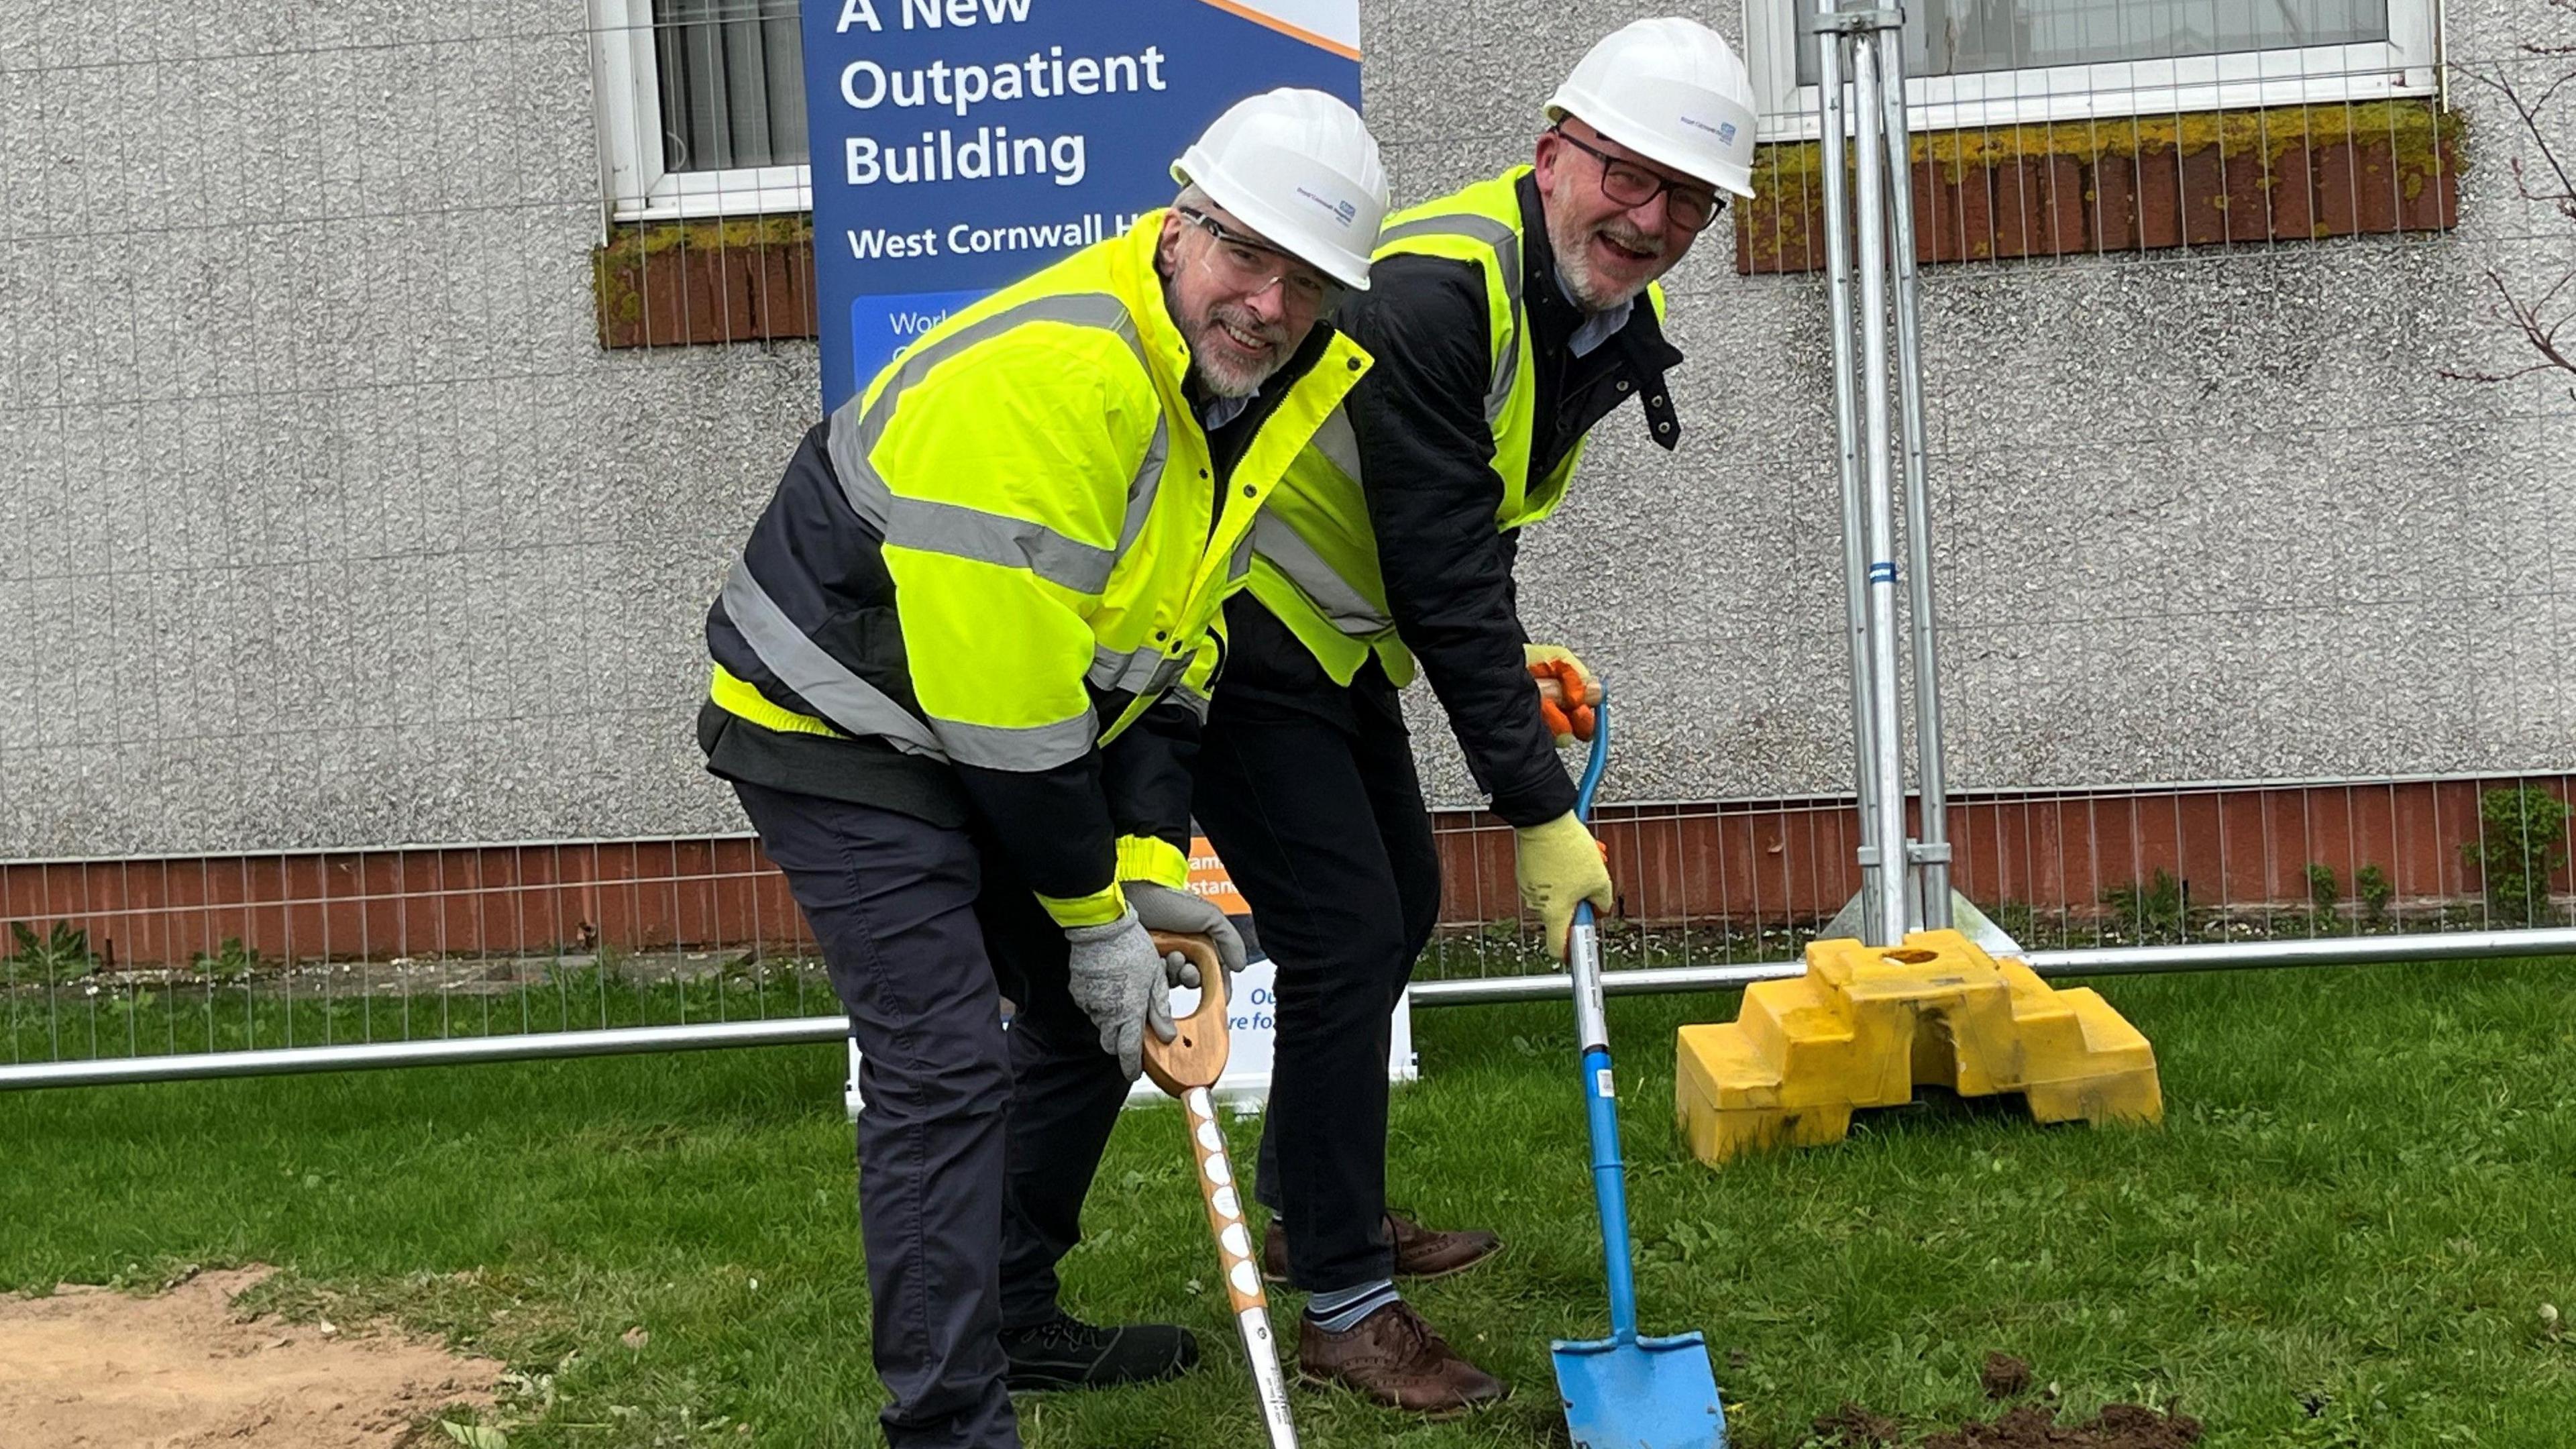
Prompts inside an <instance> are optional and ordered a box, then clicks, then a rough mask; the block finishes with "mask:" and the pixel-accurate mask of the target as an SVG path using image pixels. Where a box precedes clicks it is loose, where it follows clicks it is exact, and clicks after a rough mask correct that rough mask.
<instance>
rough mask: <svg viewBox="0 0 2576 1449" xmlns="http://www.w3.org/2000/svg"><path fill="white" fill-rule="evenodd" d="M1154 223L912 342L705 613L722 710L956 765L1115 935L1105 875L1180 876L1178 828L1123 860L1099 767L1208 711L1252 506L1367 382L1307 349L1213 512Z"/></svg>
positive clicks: (1065, 898)
mask: <svg viewBox="0 0 2576 1449" xmlns="http://www.w3.org/2000/svg"><path fill="white" fill-rule="evenodd" d="M1162 223H1163V213H1162V212H1160V211H1155V212H1150V213H1148V214H1146V215H1145V216H1143V217H1142V218H1140V219H1139V220H1138V221H1137V223H1136V225H1135V226H1134V228H1133V229H1131V230H1130V231H1129V232H1128V233H1127V234H1126V235H1125V236H1122V237H1115V238H1111V239H1110V240H1107V241H1104V242H1100V243H1098V244H1096V245H1093V246H1091V247H1088V248H1085V249H1084V250H1083V251H1081V252H1078V253H1076V254H1075V255H1073V256H1071V257H1069V258H1067V259H1065V260H1064V261H1062V262H1059V263H1057V264H1056V265H1054V266H1051V267H1048V268H1047V269H1046V270H1044V271H1042V272H1039V273H1038V274H1036V275H1035V276H1032V277H1030V278H1028V279H1027V280H1025V281H1022V282H1020V283H1018V284H1017V285H1015V286H1012V287H1008V288H1006V289H1004V290H1002V291H1000V292H997V293H995V294H994V295H993V296H991V297H988V298H986V299H984V300H983V301H981V302H978V303H977V304H975V305H974V306H972V307H969V308H967V309H965V310H963V311H960V312H958V313H956V314H954V315H952V316H951V317H949V318H948V319H947V320H946V321H944V322H942V323H941V324H940V325H939V326H937V327H935V328H933V329H932V330H931V331H929V332H928V333H925V334H924V335H923V336H922V337H921V338H920V339H918V340H917V341H915V342H914V343H912V344H911V345H910V346H908V347H907V348H906V349H905V350H904V351H903V352H902V353H901V354H899V355H898V356H897V357H896V358H895V359H894V360H893V361H892V362H891V363H889V364H888V365H887V366H886V367H885V369H884V370H882V371H881V372H879V373H878V374H877V376H876V378H875V379H874V381H872V382H871V383H870V384H869V385H868V387H867V388H866V390H865V391H864V392H863V393H862V394H861V395H860V396H859V397H857V398H854V399H852V400H851V401H850V402H848V403H845V404H843V405H842V406H841V407H840V408H839V409H837V410H836V411H835V412H834V413H833V414H832V417H831V419H830V421H829V424H828V426H827V428H826V429H824V430H819V431H822V432H824V433H825V434H826V435H827V438H828V442H827V445H826V447H825V449H824V450H823V451H824V452H825V454H826V455H827V456H828V460H829V466H828V468H822V467H807V468H805V469H802V470H800V469H798V468H796V467H794V466H791V468H790V470H789V474H788V477H787V478H786V479H785V480H782V482H781V484H780V491H779V494H778V496H777V497H776V498H774V499H773V500H772V502H771V504H770V507H769V509H768V511H767V512H765V513H764V515H763V517H762V519H761V520H760V522H759V523H758V524H757V525H755V527H754V529H753V533H752V537H751V539H750V541H749V542H748V543H747V544H746V546H745V548H744V550H743V555H742V558H741V559H740V560H739V561H738V562H737V564H736V565H735V567H734V570H733V572H732V574H731V575H730V577H728V579H727V580H726V582H725V585H724V589H723V593H722V596H721V598H720V599H719V600H718V603H717V605H716V608H715V609H714V610H713V611H711V614H710V617H709V622H708V640H709V648H710V651H711V652H712V653H713V654H714V656H715V672H714V679H713V682H712V685H711V688H710V694H711V697H712V698H713V699H714V700H715V702H716V703H717V704H718V705H720V706H722V707H723V708H725V709H727V710H729V711H731V712H732V713H734V714H736V715H738V716H740V717H741V718H743V719H745V720H748V721H750V722H751V723H753V724H757V725H761V726H763V727H765V728H768V729H773V730H784V731H791V732H799V733H825V734H830V733H839V734H847V735H853V736H875V737H878V738H880V739H882V740H884V741H886V742H888V743H890V744H892V745H893V746H894V747H895V748H897V749H899V750H902V751H905V752H908V753H912V754H917V755H926V756H930V757H933V758H935V759H939V760H944V761H947V762H949V763H950V764H952V765H954V766H956V767H958V768H959V773H960V774H961V775H962V776H965V777H966V780H967V784H968V788H969V793H970V795H973V796H974V797H975V799H976V801H977V803H978V805H979V806H982V807H987V808H986V814H987V815H988V816H989V817H992V818H993V819H994V820H995V822H996V824H997V825H998V826H999V827H1000V828H1001V829H1002V830H1003V832H1004V834H1005V836H1006V843H1007V844H1010V845H1011V846H1012V848H1013V850H1014V853H1015V854H1017V855H1020V856H1021V863H1022V866H1023V873H1024V874H1026V875H1028V876H1030V878H1031V880H1030V883H1031V885H1032V886H1033V888H1034V889H1035V890H1036V891H1037V893H1038V895H1039V897H1040V899H1041V901H1042V902H1043V903H1044V904H1045V905H1046V906H1047V908H1048V910H1049V912H1050V913H1051V914H1053V915H1054V916H1055V918H1056V919H1057V920H1058V921H1059V922H1061V923H1063V924H1065V925H1068V926H1071V925H1085V924H1095V923H1098V922H1102V921H1107V920H1114V919H1116V918H1117V917H1118V915H1119V914H1120V913H1121V912H1122V911H1123V910H1124V900H1123V897H1122V895H1121V893H1120V891H1119V890H1118V887H1117V884H1116V880H1117V879H1118V876H1119V874H1121V873H1123V874H1125V876H1126V877H1127V878H1130V879H1134V878H1139V877H1143V878H1151V879H1158V880H1162V881H1163V882H1164V883H1166V884H1174V885H1177V884H1180V883H1181V880H1182V878H1183V877H1184V876H1185V873H1186V864H1187V863H1186V859H1185V857H1184V856H1183V854H1182V851H1181V849H1180V848H1179V846H1177V845H1175V844H1173V843H1172V842H1171V841H1170V840H1169V839H1168V838H1164V839H1155V838H1151V837H1146V836H1135V835H1130V836H1129V837H1127V838H1123V839H1119V840H1117V842H1116V844H1115V845H1114V846H1112V845H1111V843H1110V841H1111V834H1112V833H1111V832H1110V831H1109V830H1108V828H1107V818H1108V813H1109V807H1108V803H1107V800H1106V797H1105V796H1104V795H1103V793H1102V789H1101V786H1100V785H1099V784H1098V783H1097V779H1096V776H1097V771H1096V768H1095V762H1094V760H1093V756H1094V755H1095V753H1096V752H1097V751H1098V750H1099V749H1100V747H1101V746H1103V745H1105V744H1107V743H1108V742H1110V741H1112V740H1114V739H1116V738H1117V737H1118V736H1119V734H1120V733H1121V732H1122V731H1124V730H1126V729H1127V728H1128V726H1129V725H1130V724H1131V723H1132V722H1134V721H1135V720H1137V719H1138V718H1139V717H1140V716H1142V715H1144V714H1145V713H1146V711H1147V710H1149V709H1150V708H1152V707H1153V706H1154V705H1155V703H1156V701H1157V700H1158V698H1160V697H1161V696H1163V695H1164V694H1165V692H1166V691H1177V692H1178V693H1180V694H1181V695H1182V696H1183V697H1184V698H1186V699H1188V700H1190V702H1191V703H1192V704H1193V706H1194V710H1195V712H1196V713H1197V714H1199V715H1202V716H1203V715H1204V712H1205V708H1206V703H1205V695H1206V691H1207V690H1208V689H1209V688H1210V687H1211V683H1212V679H1213V676H1214V673H1215V671H1216V667H1217V664H1218V661H1219V656H1220V653H1221V647H1222V646H1221V642H1220V641H1219V639H1218V638H1217V637H1216V635H1215V633H1214V625H1215V622H1216V620H1217V619H1218V617H1219V612H1220V609H1221V606H1222V604H1223V602H1224V600H1225V598H1226V597H1227V596H1228V595H1229V594H1231V593H1233V592H1234V591H1235V590H1237V589H1239V588H1241V587H1243V586H1244V585H1245V584H1246V582H1247V581H1248V580H1249V577H1250V566H1251V530H1252V527H1253V520H1254V517H1255V516H1256V514H1257V513H1258V511H1259V510H1260V508H1261V505H1262V503H1263V502H1264V501H1265V500H1266V499H1267V498H1268V497H1269V496H1270V494H1271V492H1272V490H1273V489H1274V488H1275V487H1276V486H1277V484H1278V482H1279V479H1280V477H1281V475H1282V474H1283V473H1284V472H1285V470H1286V469H1287V467H1288V465H1289V464H1290V462H1291V461H1292V460H1293V459H1294V458H1295V457H1296V456H1297V455H1298V453H1299V452H1300V451H1301V450H1302V449H1303V448H1304V447H1305V445H1306V443H1307V442H1308V440H1309V439H1311V438H1312V436H1313V435H1314V432H1315V430H1316V428H1317V427H1318V426H1320V425H1321V424H1322V422H1323V420H1324V419H1325V418H1326V417H1327V416H1329V415H1330V414H1331V413H1332V411H1333V410H1334V409H1335V408H1336V407H1337V406H1338V405H1339V404H1340V402H1341V400H1342V399H1343V397H1344V396H1346V395H1347V394H1348V393H1349V391H1350V388H1351V386H1352V385H1353V383H1355V382H1356V381H1357V380H1358V379H1359V377H1360V376H1361V375H1362V374H1363V373H1364V372H1365V371H1366V370H1367V368H1368V365H1369V364H1368V358H1367V355H1366V354H1365V353H1364V352H1363V351H1361V350H1360V349H1359V348H1358V347H1357V346H1356V345H1355V344H1353V343H1352V342H1350V341H1349V340H1348V339H1347V338H1344V337H1341V336H1340V335H1338V334H1330V335H1329V336H1328V337H1325V338H1322V339H1315V338H1310V339H1309V341H1308V344H1307V346H1305V347H1304V348H1302V349H1301V353H1300V356H1301V358H1302V357H1304V356H1307V355H1310V354H1311V355H1313V360H1312V362H1311V364H1309V365H1307V366H1305V367H1304V368H1303V370H1302V371H1300V372H1298V373H1297V375H1296V376H1295V377H1294V379H1293V380H1288V379H1287V378H1286V377H1285V374H1283V375H1282V378H1281V379H1279V380H1274V382H1273V383H1272V384H1271V387H1272V389H1279V388H1283V387H1284V389H1285V391H1284V395H1281V396H1278V397H1277V398H1276V400H1275V401H1272V400H1264V401H1263V402H1262V404H1261V406H1263V407H1264V408H1265V416H1264V417H1263V420H1262V421H1261V423H1260V427H1259V430H1258V432H1257V434H1256V435H1255V437H1254V438H1253V440H1252V442H1251V443H1250V445H1249V446H1248V448H1247V449H1246V451H1245V452H1244V453H1243V455H1242V457H1241V459H1240V460H1239V461H1238V462H1237V463H1236V464H1235V466H1234V468H1233V470H1232V473H1231V476H1230V477H1229V479H1228V480H1227V482H1226V486H1225V491H1224V497H1223V502H1222V508H1221V509H1220V508H1219V507H1218V502H1217V498H1216V496H1215V489H1216V484H1215V480H1214V478H1213V476H1212V469H1213V463H1212V460H1211V458H1210V454H1209V446H1208V440H1207V435H1206V433H1205V431H1204V430H1203V429H1202V427H1201V426H1200V424H1199V421H1198V418H1197V416H1196V415H1195V414H1194V413H1193V412H1192V410H1191V408H1190V405H1189V403H1188V401H1187V400H1186V399H1185V398H1184V397H1183V394H1182V383H1183V380H1184V379H1185V378H1186V377H1187V375H1188V371H1189V349H1188V346H1187V344H1186V343H1185V342H1184V341H1183V339H1182V336H1181V333H1180V331H1179V329H1178V328H1177V327H1176V326H1175V325H1174V323H1173V321H1172V319H1171V317H1170V315H1169V313H1168V312H1167V310H1166V308H1165V305H1164V300H1163V283H1162V279H1161V277H1160V276H1159V275H1158V274H1157V272H1156V269H1155V253H1156V248H1157V244H1158V239H1159V236H1160V233H1161V230H1162ZM1318 341H1321V343H1322V345H1321V347H1320V350H1319V349H1318V348H1317V347H1316V345H1315V344H1316V342H1318ZM809 446H810V440H809ZM800 477H801V478H803V479H804V480H805V481H804V482H803V483H802V484H800V482H799V480H800ZM1014 791H1018V792H1020V794H1019V797H1018V801H1019V805H1021V806H1025V805H1029V804H1030V802H1037V805H1036V806H1035V807H1034V808H1018V806H1015V805H1014V804H1013V802H1012V800H1011V799H1010V798H1008V797H1011V795H1012V792H1014ZM1174 824H1175V825H1177V826H1179V827H1181V828H1182V829H1183V830H1184V831H1185V827H1186V813H1185V807H1184V813H1183V818H1182V819H1181V820H1180V821H1178V822H1174ZM1012 835H1018V836H1023V837H1045V838H1043V839H1019V840H1012V839H1009V838H1008V837H1010V836H1012ZM1182 839H1183V840H1184V841H1185V840H1186V835H1185V833H1184V834H1183V836H1182ZM1067 849H1074V850H1075V852H1076V854H1078V855H1080V856H1082V857H1083V858H1081V859H1066V858H1065V852H1066V850H1067ZM1113 866H1115V867H1118V869H1117V870H1113Z"/></svg>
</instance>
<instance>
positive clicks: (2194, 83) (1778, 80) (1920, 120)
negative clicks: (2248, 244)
mask: <svg viewBox="0 0 2576 1449" xmlns="http://www.w3.org/2000/svg"><path fill="white" fill-rule="evenodd" d="M1889 3H1891V4H1893V3H1896V0H1889ZM2441 8H2442V0H2388V31H2389V39H2388V40H2386V41H2372V42H2368V43H2365V44H2360V45H2315V46H2308V47H2305V48H2301V49H2289V50H2247V51H2234V52H2230V53H2227V54H2222V55H2199V56H2182V57H2177V58H2174V59H2168V60H2127V61H2108V62H2103V63H2100V64H2095V65H2065V66H2042V67H2034V68H2031V69H2027V70H2000V71H1986V72H1982V73H1978V74H1973V75H1954V76H1919V77H1908V78H1907V79H1906V82H1905V99H1906V118H1907V122H1908V124H1909V125H1911V126H1912V127H1913V129H1914V130H1916V131H1917V132H1922V131H1956V130H1973V129H1976V128H1979V127H1984V126H2012V125H2021V124H2024V123H2027V122H2034V121H2080V120H2095V119H2109V118H2114V117H2119V118H2125V117H2129V116H2159V115H2162V116H2170V115H2174V114H2177V113H2182V112H2191V111H2217V110H2234V109H2239V108H2243V107H2249V106H2297V105H2321V104H2330V103H2333V102H2339V101H2375V100H2388V99H2393V98H2396V97H2400V96H2431V95H2436V94H2438V93H2439V90H2440V81H2441V59H2442V57H2441V40H2442V19H2441ZM1815 9H1816V5H1815V0H1744V31H1745V50H1746V58H1747V61H1748V63H1749V65H1750V67H1751V69H1752V72H1753V86H1754V93H1755V95H1756V96H1757V97H1758V98H1759V99H1760V101H1761V113H1762V123H1761V130H1760V135H1761V138H1762V139H1763V140H1765V141H1812V140H1814V139H1816V136H1817V134H1818V127H1817V122H1816V99H1817V96H1816V93H1817V91H1818V89H1819V88H1818V87H1816V86H1812V85H1800V84H1798V52H1799V49H1800V48H1801V47H1807V46H1813V45H1814V44H1815V43H1816V38H1815V37H1814V36H1813V35H1811V34H1809V33H1808V32H1807V31H1806V30H1805V29H1804V28H1803V25H1802V22H1803V21H1804V20H1805V18H1806V17H1807V16H1809V15H1812V14H1813V13H1814V12H1815Z"/></svg>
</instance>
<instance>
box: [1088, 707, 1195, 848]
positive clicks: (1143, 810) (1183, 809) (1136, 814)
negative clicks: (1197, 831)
mask: <svg viewBox="0 0 2576 1449" xmlns="http://www.w3.org/2000/svg"><path fill="white" fill-rule="evenodd" d="M1198 758H1199V716H1198V711H1196V710H1195V709H1192V708H1191V707H1190V706H1189V705H1188V704H1186V703H1184V702H1183V701H1182V700H1181V699H1180V697H1179V696H1178V695H1176V694H1167V695H1165V696H1163V697H1162V698H1161V699H1159V700H1157V701H1155V703H1154V706H1153V707H1152V708H1151V709H1148V710H1146V711H1145V712H1144V713H1143V714H1141V715H1138V716H1137V717H1136V722H1135V723H1134V724H1132V725H1129V726H1128V727H1127V731H1126V733H1124V734H1122V735H1120V736H1119V737H1118V738H1116V739H1114V740H1111V741H1110V742H1109V744H1108V747H1107V748H1105V749H1104V750H1102V751H1101V756H1100V768H1101V783H1102V787H1103V789H1104V790H1105V791H1106V792H1107V794H1108V797H1109V821H1110V826H1111V828H1112V829H1113V830H1114V831H1115V832H1116V833H1117V834H1119V835H1145V836H1153V837H1155V838H1157V839H1160V840H1163V841H1165V842H1167V843H1169V844H1170V845H1171V846H1172V847H1173V848H1174V849H1176V850H1178V851H1180V853H1181V854H1183V855H1187V854H1189V853H1190V780H1191V772H1192V771H1193V770H1194V769H1196V768H1197V765H1198Z"/></svg>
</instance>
